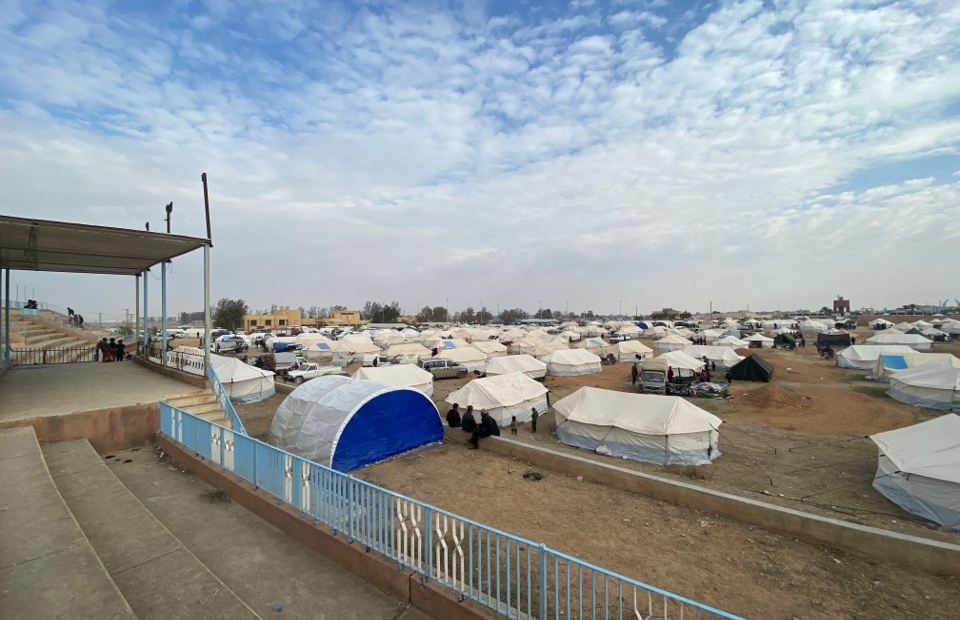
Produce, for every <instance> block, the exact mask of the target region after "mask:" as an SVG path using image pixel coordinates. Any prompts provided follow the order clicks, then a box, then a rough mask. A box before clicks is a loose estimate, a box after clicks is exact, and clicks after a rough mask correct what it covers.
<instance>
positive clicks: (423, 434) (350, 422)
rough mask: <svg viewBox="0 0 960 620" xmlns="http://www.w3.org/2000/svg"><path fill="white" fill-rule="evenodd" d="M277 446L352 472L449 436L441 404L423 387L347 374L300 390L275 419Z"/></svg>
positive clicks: (272, 426)
mask: <svg viewBox="0 0 960 620" xmlns="http://www.w3.org/2000/svg"><path fill="white" fill-rule="evenodd" d="M270 439H271V443H273V444H274V445H276V446H278V447H280V448H283V449H284V450H287V451H288V452H292V453H293V454H297V455H299V456H302V457H304V458H307V459H310V460H311V461H315V462H317V463H321V464H323V465H327V466H329V467H332V468H333V469H336V470H338V471H351V470H354V469H359V468H361V467H364V466H366V465H370V464H372V463H377V462H379V461H382V460H384V459H387V458H390V457H392V456H396V455H397V454H401V453H403V452H407V451H409V450H413V449H414V448H419V447H420V446H424V445H426V444H429V443H434V442H438V441H440V440H441V439H443V422H442V420H441V419H440V412H439V411H438V410H437V406H436V405H434V404H433V402H432V401H431V400H430V399H429V398H427V397H426V396H425V395H424V394H423V392H420V391H419V390H415V389H413V388H409V387H404V386H392V387H387V386H385V385H383V384H381V383H377V382H375V381H358V380H355V379H350V378H349V377H345V376H326V377H318V378H316V379H313V380H312V381H307V382H306V383H304V384H303V385H301V386H300V387H298V388H297V389H295V390H294V391H293V392H292V393H291V394H290V395H289V396H287V398H286V399H285V400H284V401H283V403H281V404H280V407H279V408H278V409H277V413H276V414H275V415H274V417H273V422H272V423H271V424H270Z"/></svg>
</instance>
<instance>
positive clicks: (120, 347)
mask: <svg viewBox="0 0 960 620" xmlns="http://www.w3.org/2000/svg"><path fill="white" fill-rule="evenodd" d="M126 349H127V345H125V344H123V338H121V339H120V340H118V341H117V361H118V362H122V361H123V358H124V356H126V354H127V351H126Z"/></svg>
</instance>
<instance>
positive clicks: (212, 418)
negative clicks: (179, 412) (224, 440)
mask: <svg viewBox="0 0 960 620" xmlns="http://www.w3.org/2000/svg"><path fill="white" fill-rule="evenodd" d="M197 417H199V418H201V419H203V420H206V421H207V422H213V423H214V424H219V425H220V426H225V427H227V428H229V429H232V428H233V422H232V421H231V420H230V418H228V417H226V416H225V415H224V414H223V412H222V411H220V410H217V411H211V412H209V413H203V414H200V415H198V416H197Z"/></svg>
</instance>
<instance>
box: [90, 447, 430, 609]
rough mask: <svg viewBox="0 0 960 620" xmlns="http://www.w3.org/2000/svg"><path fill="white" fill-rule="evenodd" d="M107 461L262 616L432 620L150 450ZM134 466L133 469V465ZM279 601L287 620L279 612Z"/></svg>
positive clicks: (124, 453) (140, 498)
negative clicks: (277, 609)
mask: <svg viewBox="0 0 960 620" xmlns="http://www.w3.org/2000/svg"><path fill="white" fill-rule="evenodd" d="M116 457H117V458H115V459H110V460H109V461H107V463H108V467H109V468H110V469H111V470H112V471H113V472H114V473H115V474H116V475H117V477H118V478H119V479H120V480H121V482H123V484H124V485H126V487H127V488H128V489H129V490H130V491H131V492H132V493H133V494H134V495H135V496H137V498H138V499H139V500H140V501H141V502H143V504H144V505H145V506H146V507H147V508H148V509H149V510H150V512H152V513H153V515H154V517H156V518H157V519H159V520H160V522H161V523H163V524H164V525H165V526H166V527H168V528H169V529H170V531H171V532H173V533H174V534H175V535H176V536H177V538H179V539H180V541H181V542H182V543H183V544H184V545H186V546H187V547H188V548H189V549H190V550H191V551H192V552H193V553H194V554H195V555H196V556H197V557H198V558H200V560H202V561H203V563H204V564H205V565H206V566H207V567H208V568H210V570H211V571H213V572H214V573H215V574H216V575H217V576H218V577H219V578H220V579H222V580H223V582H224V583H225V584H226V585H227V586H229V587H230V588H231V589H232V590H233V591H234V592H236V593H237V595H238V596H239V597H240V598H242V599H243V600H244V601H246V603H247V604H248V605H250V607H252V608H253V610H254V611H256V612H258V613H260V614H261V615H263V616H264V617H270V618H278V619H280V620H308V619H310V620H313V619H326V620H340V619H342V620H353V619H361V618H362V619H369V620H392V619H395V618H396V619H397V620H429V618H428V617H427V616H425V615H424V614H423V613H422V612H421V611H419V610H418V609H416V608H412V607H411V608H407V609H404V604H403V603H402V602H401V601H400V600H398V599H396V598H393V597H392V596H390V595H387V594H385V593H383V592H381V591H380V590H378V589H377V588H375V587H373V586H371V585H369V584H368V583H366V582H364V581H363V580H361V579H360V578H358V577H356V576H354V575H352V574H350V573H349V572H347V571H346V570H344V569H342V568H340V567H339V566H337V565H336V564H334V563H333V562H330V561H329V560H327V559H325V558H323V557H322V556H320V555H318V554H317V553H314V552H313V551H311V550H310V549H309V548H307V547H306V546H304V545H302V544H301V543H299V542H298V541H296V540H294V539H293V538H291V537H289V536H287V535H286V534H284V533H283V532H281V531H280V530H279V529H277V528H275V527H273V526H272V525H270V524H269V523H267V522H266V521H263V520H262V519H260V518H258V517H257V516H256V515H254V514H253V513H251V512H248V511H247V510H245V509H244V508H243V507H242V506H240V505H239V504H236V503H234V502H233V501H231V500H230V499H229V498H228V497H226V496H224V495H223V494H221V493H219V492H218V491H216V490H215V489H213V488H212V487H210V486H208V485H207V484H205V483H204V482H202V481H201V480H199V479H198V478H196V477H195V476H193V475H192V474H184V473H181V471H180V470H179V468H177V467H175V466H173V465H172V464H170V463H168V462H165V461H160V460H158V459H157V458H156V457H155V456H154V455H153V454H151V453H149V452H147V451H146V450H141V451H138V452H132V451H129V450H127V451H122V452H117V453H116ZM127 459H130V460H131V461H132V462H130V463H127V462H126V460H127ZM277 601H279V602H280V603H282V605H283V611H282V612H280V613H277V612H274V611H273V610H272V607H273V604H274V603H275V602H277Z"/></svg>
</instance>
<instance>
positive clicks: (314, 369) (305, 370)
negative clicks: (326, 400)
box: [283, 362, 344, 385]
mask: <svg viewBox="0 0 960 620" xmlns="http://www.w3.org/2000/svg"><path fill="white" fill-rule="evenodd" d="M342 374H344V373H343V370H342V369H341V368H340V367H339V366H333V365H331V366H321V365H320V364H314V363H312V362H308V363H306V364H300V367H299V368H297V369H296V370H289V371H287V372H285V373H283V380H284V381H293V382H294V383H296V384H297V385H300V384H301V383H303V382H304V381H307V380H309V379H316V378H317V377H322V376H324V375H342Z"/></svg>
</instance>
